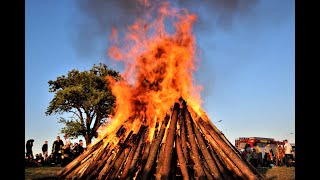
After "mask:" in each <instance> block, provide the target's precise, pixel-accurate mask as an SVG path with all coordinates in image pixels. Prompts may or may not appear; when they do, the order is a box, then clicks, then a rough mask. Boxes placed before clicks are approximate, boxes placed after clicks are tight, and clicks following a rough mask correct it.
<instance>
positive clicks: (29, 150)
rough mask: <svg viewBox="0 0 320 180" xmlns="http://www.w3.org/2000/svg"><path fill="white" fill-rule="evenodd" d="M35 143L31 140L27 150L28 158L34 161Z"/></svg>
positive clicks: (28, 142)
mask: <svg viewBox="0 0 320 180" xmlns="http://www.w3.org/2000/svg"><path fill="white" fill-rule="evenodd" d="M33 142H34V140H33V139H29V140H28V141H27V143H26V150H27V153H26V156H27V157H28V158H31V159H33V152H32V146H33Z"/></svg>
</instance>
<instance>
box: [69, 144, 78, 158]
mask: <svg viewBox="0 0 320 180" xmlns="http://www.w3.org/2000/svg"><path fill="white" fill-rule="evenodd" d="M71 154H72V157H71V158H72V160H73V159H75V158H76V157H78V155H79V153H78V143H77V142H75V143H74V145H73V148H72V151H71Z"/></svg>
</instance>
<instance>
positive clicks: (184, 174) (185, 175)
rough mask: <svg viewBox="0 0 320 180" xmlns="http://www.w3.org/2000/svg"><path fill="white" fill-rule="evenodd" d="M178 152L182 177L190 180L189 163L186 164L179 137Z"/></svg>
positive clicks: (177, 140)
mask: <svg viewBox="0 0 320 180" xmlns="http://www.w3.org/2000/svg"><path fill="white" fill-rule="evenodd" d="M176 150H177V155H178V160H179V165H180V169H181V173H182V177H183V179H184V180H188V179H189V174H188V169H187V163H186V159H185V157H184V156H183V153H182V147H181V140H180V137H179V136H177V137H176Z"/></svg>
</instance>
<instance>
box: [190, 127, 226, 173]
mask: <svg viewBox="0 0 320 180" xmlns="http://www.w3.org/2000/svg"><path fill="white" fill-rule="evenodd" d="M193 130H194V132H195V134H196V136H197V140H198V143H199V146H200V149H201V152H202V154H203V156H204V157H205V158H204V159H205V161H206V163H207V164H208V167H209V169H210V171H211V172H212V173H213V174H212V176H213V177H214V179H222V177H221V175H220V172H219V170H218V168H217V166H216V164H215V163H214V161H213V158H212V157H211V154H210V152H209V150H208V149H207V144H206V143H205V142H204V140H203V137H202V135H201V134H200V131H199V130H198V127H196V125H195V123H193Z"/></svg>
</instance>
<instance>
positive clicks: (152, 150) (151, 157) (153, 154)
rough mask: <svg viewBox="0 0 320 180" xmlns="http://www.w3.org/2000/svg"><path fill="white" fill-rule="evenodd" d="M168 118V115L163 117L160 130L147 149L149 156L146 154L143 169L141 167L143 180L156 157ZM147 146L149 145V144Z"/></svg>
mask: <svg viewBox="0 0 320 180" xmlns="http://www.w3.org/2000/svg"><path fill="white" fill-rule="evenodd" d="M169 118H170V117H169V116H166V118H165V119H164V122H163V123H162V124H161V129H160V132H159V134H158V136H157V138H156V139H155V141H154V142H153V143H152V146H151V148H150V151H148V152H149V156H148V159H147V160H146V161H147V162H146V164H145V166H144V169H143V172H144V173H143V180H146V179H147V178H148V175H149V172H150V170H151V167H152V166H153V163H154V160H155V158H156V155H157V151H158V150H159V146H160V143H161V141H162V138H163V135H164V132H165V130H166V125H167V122H168V121H169ZM148 145H149V144H148ZM149 147H150V145H149ZM147 150H148V149H147ZM144 155H145V154H144ZM147 155H148V154H147ZM142 159H144V157H142Z"/></svg>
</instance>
